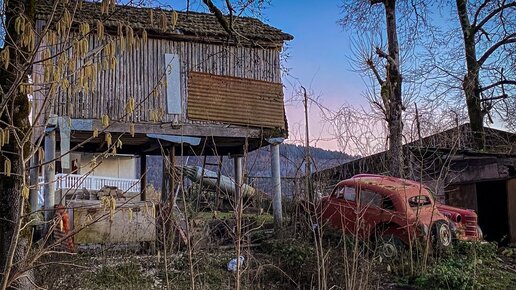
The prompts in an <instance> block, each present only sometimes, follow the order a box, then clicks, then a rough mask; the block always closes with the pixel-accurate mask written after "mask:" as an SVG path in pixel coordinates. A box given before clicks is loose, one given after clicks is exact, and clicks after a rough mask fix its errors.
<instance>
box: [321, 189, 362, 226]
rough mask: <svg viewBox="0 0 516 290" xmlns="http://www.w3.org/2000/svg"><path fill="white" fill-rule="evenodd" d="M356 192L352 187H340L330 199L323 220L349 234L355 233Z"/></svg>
mask: <svg viewBox="0 0 516 290" xmlns="http://www.w3.org/2000/svg"><path fill="white" fill-rule="evenodd" d="M356 196H357V194H356V190H355V187H352V186H347V185H345V186H339V187H337V188H336V189H335V190H334V192H333V193H332V195H331V196H330V197H329V200H328V203H327V206H326V208H325V210H324V213H323V218H324V219H325V220H326V221H328V222H329V223H330V225H331V226H332V227H334V228H337V229H343V230H345V231H346V232H347V233H353V232H355V224H356V223H355V221H356V209H357V206H356Z"/></svg>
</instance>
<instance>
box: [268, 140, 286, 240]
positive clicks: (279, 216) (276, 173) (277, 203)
mask: <svg viewBox="0 0 516 290" xmlns="http://www.w3.org/2000/svg"><path fill="white" fill-rule="evenodd" d="M279 146H280V145H279V144H278V143H273V144H271V145H270V148H271V176H272V184H273V189H274V191H273V197H272V210H273V216H274V229H275V230H276V231H279V230H280V229H281V227H282V223H283V213H282V207H281V168H280V154H279Z"/></svg>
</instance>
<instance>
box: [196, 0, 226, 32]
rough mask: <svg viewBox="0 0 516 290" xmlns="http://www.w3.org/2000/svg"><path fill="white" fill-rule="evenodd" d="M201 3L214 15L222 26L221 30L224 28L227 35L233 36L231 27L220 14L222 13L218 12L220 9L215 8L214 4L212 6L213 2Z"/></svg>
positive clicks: (204, 0)
mask: <svg viewBox="0 0 516 290" xmlns="http://www.w3.org/2000/svg"><path fill="white" fill-rule="evenodd" d="M202 2H203V3H204V4H205V5H206V6H208V9H209V10H210V12H211V13H213V14H214V15H215V17H216V18H217V21H218V22H219V24H220V25H221V26H222V28H224V30H225V31H226V32H227V33H228V34H229V35H232V34H233V30H232V28H231V26H230V25H229V23H228V21H227V19H226V17H224V14H223V13H222V11H220V9H219V8H217V6H215V4H213V2H212V1H211V0H202Z"/></svg>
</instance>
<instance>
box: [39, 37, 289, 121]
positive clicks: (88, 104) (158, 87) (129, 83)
mask: <svg viewBox="0 0 516 290" xmlns="http://www.w3.org/2000/svg"><path fill="white" fill-rule="evenodd" d="M87 37H88V42H89V53H88V54H87V55H86V56H85V57H83V58H81V59H80V60H78V61H77V65H76V69H75V71H74V72H72V71H68V72H67V73H68V78H69V80H70V84H71V87H72V90H71V94H68V93H67V92H66V91H65V90H63V89H60V90H58V92H57V94H58V95H57V98H56V100H55V104H54V106H53V113H54V114H57V115H59V116H69V117H71V118H77V119H81V118H84V119H100V118H102V116H103V115H106V114H107V115H108V116H109V118H110V119H111V120H119V121H128V122H152V121H153V120H152V119H153V116H155V115H158V116H160V119H159V121H162V122H172V121H174V120H176V121H177V120H179V121H181V122H188V120H186V111H187V110H186V105H187V98H188V95H187V94H188V91H187V81H188V72H190V71H195V72H203V73H211V74H217V75H226V76H233V77H240V78H250V79H255V80H261V81H267V82H273V83H280V82H281V72H280V56H279V53H280V51H279V49H274V48H257V47H254V48H253V47H243V46H226V45H218V44H208V43H196V42H181V41H173V40H167V39H155V38H149V39H148V40H147V42H144V41H143V39H141V38H136V39H135V42H134V44H133V45H132V46H129V45H128V44H126V49H125V50H122V49H121V47H120V43H119V38H118V37H115V36H109V37H108V38H106V39H104V40H100V39H99V38H98V37H97V36H96V34H93V33H91V34H89V35H88V36H87ZM109 40H114V41H115V43H117V45H116V65H115V67H114V69H109V68H106V67H105V64H106V63H107V64H109V62H110V58H109V55H107V54H106V51H105V50H104V49H103V47H105V46H106V44H107V43H108V41H109ZM65 47H67V46H66V45H64V46H54V47H52V52H53V53H56V52H59V50H61V49H66V48H65ZM72 53H73V51H72V50H71V49H68V51H67V55H68V56H69V57H71V56H72ZM166 53H173V54H177V55H179V57H180V64H181V69H180V73H181V94H182V99H183V102H182V106H183V108H182V111H183V114H181V115H179V116H177V115H176V116H175V115H171V114H166V109H165V108H166V90H165V89H166V88H165V75H164V72H165V66H164V55H165V54H166ZM88 62H92V63H93V65H94V66H95V68H96V75H95V76H94V78H95V83H96V84H95V86H93V87H91V88H90V89H89V90H78V89H77V88H78V85H77V84H78V81H79V76H80V73H81V72H80V68H81V67H82V66H84V64H86V63H88ZM35 79H36V80H38V81H40V80H41V79H42V77H39V78H35ZM243 97H244V96H243ZM129 98H134V99H135V103H136V109H135V111H134V112H133V113H132V114H131V115H127V114H126V110H125V107H126V104H127V102H128V100H129ZM70 104H71V105H70Z"/></svg>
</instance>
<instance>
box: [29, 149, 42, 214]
mask: <svg viewBox="0 0 516 290" xmlns="http://www.w3.org/2000/svg"><path fill="white" fill-rule="evenodd" d="M38 163H39V157H38V154H37V153H36V154H34V156H32V158H31V159H30V167H31V169H30V172H29V182H30V193H29V203H30V210H31V211H36V210H39V209H40V208H39V206H38V189H39V166H38Z"/></svg>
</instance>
